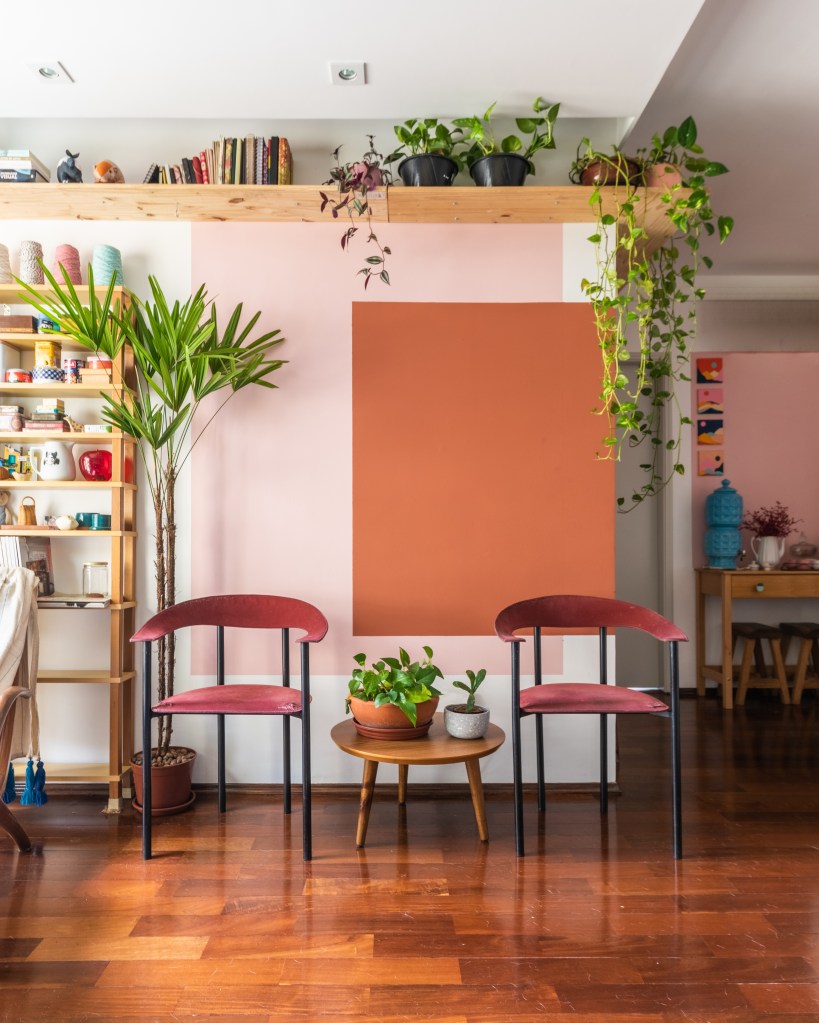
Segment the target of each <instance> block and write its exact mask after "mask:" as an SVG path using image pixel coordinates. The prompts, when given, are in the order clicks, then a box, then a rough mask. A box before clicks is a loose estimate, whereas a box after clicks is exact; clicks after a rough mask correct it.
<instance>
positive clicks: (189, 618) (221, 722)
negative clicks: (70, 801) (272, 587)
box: [131, 593, 327, 860]
mask: <svg viewBox="0 0 819 1023" xmlns="http://www.w3.org/2000/svg"><path fill="white" fill-rule="evenodd" d="M195 625H208V626H213V627H214V628H215V633H216V651H215V670H214V674H215V676H216V684H215V685H210V686H206V687H204V688H197V689H188V690H186V691H183V692H177V693H175V694H174V695H173V696H171V697H169V698H168V699H166V700H162V701H161V702H159V703H154V702H153V687H152V682H151V676H152V663H151V643H152V641H153V640H156V639H159V638H160V637H161V636H167V635H169V634H171V633H174V632H177V631H178V630H179V629H187V628H191V627H192V626H195ZM228 628H230V629H269V630H277V631H280V632H281V651H282V653H281V675H282V685H267V684H258V683H244V684H243V683H236V684H229V685H226V684H225V630H226V629H228ZM291 629H297V630H300V631H301V632H303V633H304V635H300V636H297V637H296V638H295V642H296V643H298V644H299V646H300V649H301V688H300V689H294V688H291V686H290V630H291ZM326 633H327V619H326V618H325V617H324V615H323V614H322V613H321V611H319V610H318V608H316V607H313V605H312V604H308V603H306V602H305V601H303V600H296V599H294V598H292V597H274V596H269V595H265V594H250V593H241V594H226V595H221V596H215V597H200V598H198V599H196V600H186V601H183V602H182V603H181V604H175V605H174V606H173V607H169V608H166V609H165V610H164V611H160V612H159V614H156V615H154V617H153V618H151V619H150V620H149V621H147V622H146V623H145V624H144V625H143V626H142V628H141V629H140V630H139V631H138V632H136V633H135V634H134V635H133V636H132V637H131V641H132V642H134V643H142V644H143V660H142V700H143V703H142V708H143V709H142V748H143V750H150V749H151V722H152V721H153V719H154V718H156V717H161V716H163V715H166V714H170V715H178V714H210V715H213V716H215V717H216V720H217V760H218V763H217V771H218V792H219V796H218V799H219V812H220V813H224V812H225V809H226V804H227V798H226V791H225V716H226V715H236V714H263V715H271V716H275V717H280V718H281V719H282V747H283V756H284V768H283V797H284V798H283V802H284V812H285V813H286V814H289V813H290V719H291V718H300V719H301V727H302V742H301V750H302V752H301V762H302V817H303V821H302V824H303V850H304V858H305V860H309V859H311V858H312V855H313V850H312V829H311V799H310V644H311V643H318V642H319V641H320V640H322V639H323V638H324V636H325V635H326ZM232 638H235V639H238V640H239V641H241V637H232ZM177 684H178V679H177ZM142 772H143V774H142V777H143V781H142V786H143V787H142V856H143V859H146V860H147V859H150V858H151V772H150V757H146V756H143V765H142Z"/></svg>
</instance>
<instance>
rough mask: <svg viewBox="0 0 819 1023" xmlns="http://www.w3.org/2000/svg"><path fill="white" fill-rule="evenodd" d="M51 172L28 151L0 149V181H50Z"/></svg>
mask: <svg viewBox="0 0 819 1023" xmlns="http://www.w3.org/2000/svg"><path fill="white" fill-rule="evenodd" d="M50 180H51V171H50V170H49V169H48V167H46V165H45V164H44V163H43V161H42V160H38V159H37V157H36V156H35V155H34V153H32V152H31V150H30V149H0V181H50Z"/></svg>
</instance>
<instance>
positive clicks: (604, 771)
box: [600, 714, 609, 816]
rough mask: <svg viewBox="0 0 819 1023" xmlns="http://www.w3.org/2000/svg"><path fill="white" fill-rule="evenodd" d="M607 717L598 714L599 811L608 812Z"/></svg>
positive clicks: (606, 715)
mask: <svg viewBox="0 0 819 1023" xmlns="http://www.w3.org/2000/svg"><path fill="white" fill-rule="evenodd" d="M608 722H609V718H608V714H601V715H600V813H601V815H602V816H605V815H606V814H607V813H608V812H609V725H608Z"/></svg>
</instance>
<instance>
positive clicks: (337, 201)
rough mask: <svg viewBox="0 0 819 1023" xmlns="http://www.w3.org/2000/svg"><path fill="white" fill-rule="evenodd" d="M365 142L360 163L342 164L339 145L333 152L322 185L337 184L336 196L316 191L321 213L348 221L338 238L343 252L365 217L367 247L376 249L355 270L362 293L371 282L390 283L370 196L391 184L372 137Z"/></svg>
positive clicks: (368, 137) (385, 253)
mask: <svg viewBox="0 0 819 1023" xmlns="http://www.w3.org/2000/svg"><path fill="white" fill-rule="evenodd" d="M367 140H368V142H369V148H368V149H367V150H366V151H365V153H364V155H363V156H362V157H361V159H360V160H356V161H353V162H352V163H342V162H341V160H340V158H339V154H340V152H341V149H342V147H341V146H338V148H337V149H335V150H334V151H333V159H334V160H335V166H334V167H333V168H332V169H331V171H330V177H329V179H328V180H327V181H325V182H324V184H325V185H337V186H338V193H337V194H328V193H327V192H319V195H320V197H321V212H322V213H324V211H325V210H328V209H329V211H330V213H331V215H332V216H333V218H334V219H336V218H338V217H339V216H340V215H341V214H345V215H346V216H347V218H348V220H349V226H348V227H347V228H345V230H344V233H343V234H342V236H341V248H342V249H343V250H344V251H345V252H346V251H347V250H348V248H349V245H350V242H351V241H352V240H353V238H354V237H355V236H356V234H357V233H358V229H359V226H358V224H357V223H356V218H358V219H359V220H360V219H361V218H362V217H363V218H364V221H365V223H366V230H367V244H368V245H372V246H373V248H374V250H375V251H371V254H370V255H369V256H366V257H365V259H364V266H363V267H362V268H361V269H360V270H359V271H358V275H359V276H361V277H363V278H364V288H365V290H366V288H367V287H368V286H369V284H370V281H371V280H373V279H376V280H378V281H380V282H381V283H382V284H389V283H390V275H389V272H388V270H387V257H388V256H390V255H391V252H390V249H389V246H387V245H382V244H381V242H380V241H379V239H378V236H377V234H376V233H375V231H374V229H373V226H372V211H371V209H370V203H369V193H370V192H373V191H375V190H377V189H379V188H383V187H385V186H386V185H389V184H390V183H391V182H392V173H391V172H390V170H389V168H388V167H385V166H383V164H384V163H386V161H385V159H384V156H383V155H382V154H381V153H379V152H377V151H376V148H375V136H374V135H368V136H367Z"/></svg>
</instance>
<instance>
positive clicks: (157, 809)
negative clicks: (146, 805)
mask: <svg viewBox="0 0 819 1023" xmlns="http://www.w3.org/2000/svg"><path fill="white" fill-rule="evenodd" d="M151 752H152V753H155V752H156V750H155V749H154V750H152V751H151ZM170 752H171V753H177V754H179V756H180V758H185V755H186V754H187V757H186V758H185V759H180V761H179V762H178V763H175V764H161V765H157V766H154V767H152V768H151V816H152V817H168V816H170V815H171V814H174V813H182V812H183V811H184V810H187V809H188V807H189V806H191V804H192V803H193V801H194V799H195V798H196V796H195V794H194V792H193V791H192V790H191V779H192V777H193V762H194V760H195V759H196V752H195V751H194V750H192V749H188V748H187V747H186V746H172V747H171V749H170ZM131 769H132V771H133V775H134V797H135V798H134V801H133V804H132V805H133V807H134V809H135V810H136V811H137V813H142V753H135V754H134V756H133V757H131Z"/></svg>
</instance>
